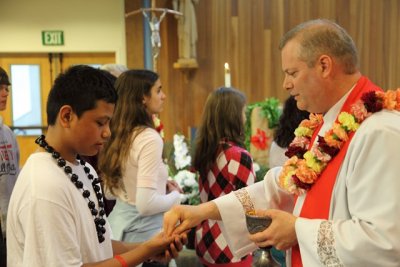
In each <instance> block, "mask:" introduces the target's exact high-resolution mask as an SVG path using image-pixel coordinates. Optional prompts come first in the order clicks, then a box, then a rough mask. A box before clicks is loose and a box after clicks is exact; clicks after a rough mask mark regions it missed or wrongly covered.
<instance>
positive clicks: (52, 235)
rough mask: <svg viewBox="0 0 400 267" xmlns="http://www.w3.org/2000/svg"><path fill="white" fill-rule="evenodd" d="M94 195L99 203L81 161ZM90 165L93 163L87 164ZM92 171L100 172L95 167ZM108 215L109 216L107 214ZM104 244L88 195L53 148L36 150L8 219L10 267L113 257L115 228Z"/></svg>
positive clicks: (20, 180)
mask: <svg viewBox="0 0 400 267" xmlns="http://www.w3.org/2000/svg"><path fill="white" fill-rule="evenodd" d="M67 164H68V165H70V166H71V167H72V169H73V173H76V174H77V175H78V176H79V180H80V181H82V182H83V183H84V188H85V189H87V190H89V191H90V197H89V198H90V200H92V201H94V202H95V203H96V209H97V210H99V209H98V202H97V198H96V195H95V192H94V190H93V188H92V186H91V182H90V180H89V179H88V178H87V176H86V174H85V172H84V170H83V168H82V166H81V165H80V164H77V165H72V164H70V163H67ZM86 166H90V165H89V164H86ZM90 169H91V170H90V173H92V174H93V175H94V176H95V177H97V174H96V172H95V170H94V169H93V168H92V167H91V166H90ZM104 218H105V217H104ZM105 227H106V229H107V230H106V233H105V235H104V237H105V241H103V242H102V243H99V241H98V239H97V231H96V227H95V224H94V218H93V216H92V215H91V212H90V210H89V208H88V200H87V199H85V198H84V197H83V196H82V190H78V189H77V188H76V187H75V185H74V184H73V183H72V182H71V181H70V179H69V177H68V176H67V175H66V174H65V173H64V168H60V167H59V166H58V165H57V164H56V161H55V160H54V159H53V158H52V156H51V155H50V154H49V153H48V152H39V153H35V154H32V155H31V156H30V157H29V158H28V160H27V162H26V163H25V165H24V167H23V169H22V170H21V173H20V175H19V177H18V180H17V183H16V185H15V188H14V191H13V193H12V195H11V200H10V206H9V210H8V222H7V255H8V256H7V258H8V266H13V267H17V266H52V267H54V266H81V265H82V264H84V263H89V262H97V261H101V260H105V259H108V258H111V257H112V256H113V252H112V244H111V239H110V235H111V229H110V226H109V224H108V222H107V223H106V225H105Z"/></svg>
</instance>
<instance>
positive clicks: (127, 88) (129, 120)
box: [99, 70, 159, 193]
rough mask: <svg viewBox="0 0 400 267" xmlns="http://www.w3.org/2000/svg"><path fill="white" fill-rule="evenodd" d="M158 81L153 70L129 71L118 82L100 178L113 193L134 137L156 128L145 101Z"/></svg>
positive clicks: (120, 177) (101, 161)
mask: <svg viewBox="0 0 400 267" xmlns="http://www.w3.org/2000/svg"><path fill="white" fill-rule="evenodd" d="M158 79H159V76H158V74H157V73H155V72H152V71H150V70H128V71H125V72H124V73H122V74H121V75H120V76H119V77H118V79H117V81H116V83H115V88H116V90H117V94H118V101H117V104H116V106H115V111H114V116H113V118H112V120H111V123H110V129H111V138H110V140H109V141H108V142H107V143H106V145H105V147H104V149H103V150H102V151H101V153H100V155H99V170H100V174H101V178H102V180H103V181H104V184H105V186H106V187H107V188H108V189H110V190H111V193H113V191H114V190H115V189H117V188H119V187H120V185H121V182H120V181H121V179H122V173H123V171H124V168H125V162H126V160H127V157H128V155H129V150H130V149H131V145H132V143H133V140H134V138H135V136H136V135H137V134H139V133H140V132H142V131H143V130H144V129H146V128H148V127H151V128H154V123H153V120H152V117H151V115H150V114H148V113H147V111H146V107H145V105H144V104H143V98H144V96H148V97H150V96H151V88H152V87H153V86H154V84H155V82H156V81H157V80H158ZM134 132H135V136H133V135H134Z"/></svg>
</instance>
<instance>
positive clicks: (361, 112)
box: [351, 100, 370, 123]
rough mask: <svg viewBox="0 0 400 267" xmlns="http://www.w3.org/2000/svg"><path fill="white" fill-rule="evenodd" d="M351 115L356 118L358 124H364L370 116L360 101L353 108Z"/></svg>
mask: <svg viewBox="0 0 400 267" xmlns="http://www.w3.org/2000/svg"><path fill="white" fill-rule="evenodd" d="M351 113H352V114H353V115H354V117H356V119H357V122H358V123H360V122H362V121H363V120H365V119H366V118H367V117H368V116H369V115H370V113H368V111H367V109H366V108H365V106H364V103H363V102H362V101H361V100H358V101H357V102H356V103H354V104H353V105H352V106H351Z"/></svg>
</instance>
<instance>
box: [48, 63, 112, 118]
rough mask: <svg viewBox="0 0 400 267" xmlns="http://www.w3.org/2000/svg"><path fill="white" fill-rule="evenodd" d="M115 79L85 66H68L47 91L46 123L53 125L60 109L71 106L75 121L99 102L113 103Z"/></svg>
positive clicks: (103, 72)
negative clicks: (48, 91)
mask: <svg viewBox="0 0 400 267" xmlns="http://www.w3.org/2000/svg"><path fill="white" fill-rule="evenodd" d="M114 83H115V77H114V76H112V75H111V74H109V73H108V72H106V71H103V70H99V69H94V68H92V67H90V66H86V65H76V66H73V67H70V68H69V69H68V70H67V71H66V72H65V73H61V74H60V75H59V76H58V77H57V78H56V80H55V81H54V85H53V87H52V88H51V90H50V93H49V97H48V99H47V110H46V111H47V124H48V125H54V124H55V122H56V119H57V115H58V112H59V111H60V108H61V107H62V106H64V105H70V106H71V107H72V110H73V111H74V113H75V114H76V115H77V116H78V118H79V117H80V116H81V115H82V114H83V113H84V112H85V111H87V110H91V109H94V108H95V107H96V104H97V101H98V100H103V101H105V102H107V103H112V104H115V103H116V102H117V93H116V91H115V88H114Z"/></svg>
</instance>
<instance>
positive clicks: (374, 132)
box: [354, 110, 400, 139]
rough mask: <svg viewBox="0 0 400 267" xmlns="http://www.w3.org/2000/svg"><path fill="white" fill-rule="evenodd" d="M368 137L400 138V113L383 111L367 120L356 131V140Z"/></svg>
mask: <svg viewBox="0 0 400 267" xmlns="http://www.w3.org/2000/svg"><path fill="white" fill-rule="evenodd" d="M367 136H370V137H371V138H381V137H383V136H386V137H385V138H388V137H389V136H392V137H394V138H400V112H398V111H389V110H382V111H379V112H376V113H373V114H372V115H371V116H370V117H368V118H367V119H365V120H364V121H363V123H362V124H361V125H360V127H359V128H358V130H357V131H356V133H355V135H354V138H355V139H359V138H362V139H365V138H366V137H367Z"/></svg>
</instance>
